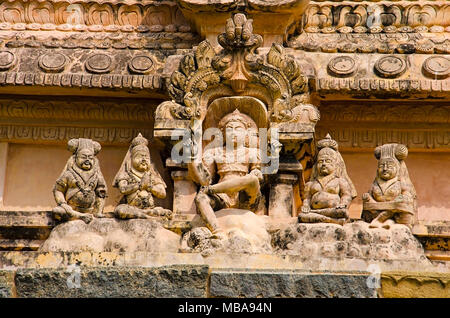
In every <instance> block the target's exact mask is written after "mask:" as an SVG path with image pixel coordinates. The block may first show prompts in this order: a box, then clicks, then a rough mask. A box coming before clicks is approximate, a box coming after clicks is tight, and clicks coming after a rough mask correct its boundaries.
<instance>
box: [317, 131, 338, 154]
mask: <svg viewBox="0 0 450 318" xmlns="http://www.w3.org/2000/svg"><path fill="white" fill-rule="evenodd" d="M317 148H319V150H321V149H323V148H331V149H333V150H334V151H338V143H337V141H336V140H334V139H332V138H331V136H330V134H327V135H326V136H325V138H324V139H322V140H319V141H318V142H317Z"/></svg>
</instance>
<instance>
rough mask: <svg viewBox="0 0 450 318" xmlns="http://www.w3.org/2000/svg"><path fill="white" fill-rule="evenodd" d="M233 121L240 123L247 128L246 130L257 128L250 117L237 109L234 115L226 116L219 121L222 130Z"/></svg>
mask: <svg viewBox="0 0 450 318" xmlns="http://www.w3.org/2000/svg"><path fill="white" fill-rule="evenodd" d="M231 121H237V122H240V123H242V124H243V125H244V126H245V128H255V129H256V123H255V122H254V120H253V119H251V118H250V117H249V116H248V115H245V114H242V113H241V112H240V111H239V110H238V109H235V110H234V111H233V112H232V113H229V114H227V115H225V116H224V117H223V118H222V119H221V120H220V121H219V125H218V126H219V128H220V129H223V128H224V127H225V126H226V125H227V124H228V123H229V122H231Z"/></svg>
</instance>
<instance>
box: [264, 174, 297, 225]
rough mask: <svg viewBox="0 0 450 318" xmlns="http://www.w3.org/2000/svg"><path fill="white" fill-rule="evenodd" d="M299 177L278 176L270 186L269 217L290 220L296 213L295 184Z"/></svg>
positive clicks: (291, 175)
mask: <svg viewBox="0 0 450 318" xmlns="http://www.w3.org/2000/svg"><path fill="white" fill-rule="evenodd" d="M297 181H298V176H296V175H293V174H277V175H276V176H274V177H273V179H272V183H271V185H270V197H269V216H270V217H275V218H290V217H292V216H293V213H294V184H295V183H296V182H297Z"/></svg>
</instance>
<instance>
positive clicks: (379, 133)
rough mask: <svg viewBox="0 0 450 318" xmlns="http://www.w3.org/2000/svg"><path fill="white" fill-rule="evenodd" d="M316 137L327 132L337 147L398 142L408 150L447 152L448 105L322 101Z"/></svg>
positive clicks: (369, 146) (449, 146) (449, 134)
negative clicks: (337, 143) (337, 144)
mask: <svg viewBox="0 0 450 318" xmlns="http://www.w3.org/2000/svg"><path fill="white" fill-rule="evenodd" d="M319 108H320V113H321V120H320V122H319V124H318V125H317V126H316V134H317V135H318V138H322V137H323V136H325V135H326V134H327V133H330V134H332V135H333V138H334V139H335V140H336V141H338V142H339V147H341V148H346V149H352V148H366V149H373V148H374V147H377V146H379V145H382V144H387V143H401V144H404V145H407V146H408V148H410V149H416V150H427V149H428V150H432V149H437V150H441V151H450V106H449V105H448V104H446V103H445V102H441V103H431V102H428V103H407V102H406V103H395V104H392V103H391V104H389V105H387V104H386V103H383V102H379V101H378V102H370V101H365V102H362V103H359V104H358V105H357V104H351V103H349V102H340V101H333V102H331V101H330V102H322V104H321V106H320V107H319Z"/></svg>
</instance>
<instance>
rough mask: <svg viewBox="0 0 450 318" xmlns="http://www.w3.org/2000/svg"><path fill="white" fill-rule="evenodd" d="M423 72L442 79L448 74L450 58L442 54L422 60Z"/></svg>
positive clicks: (449, 72)
mask: <svg viewBox="0 0 450 318" xmlns="http://www.w3.org/2000/svg"><path fill="white" fill-rule="evenodd" d="M422 68H423V72H424V74H425V75H426V76H428V77H430V78H434V79H444V78H447V77H448V76H449V75H450V60H449V59H448V58H446V57H444V56H432V57H429V58H427V59H426V60H425V62H423V66H422Z"/></svg>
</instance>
